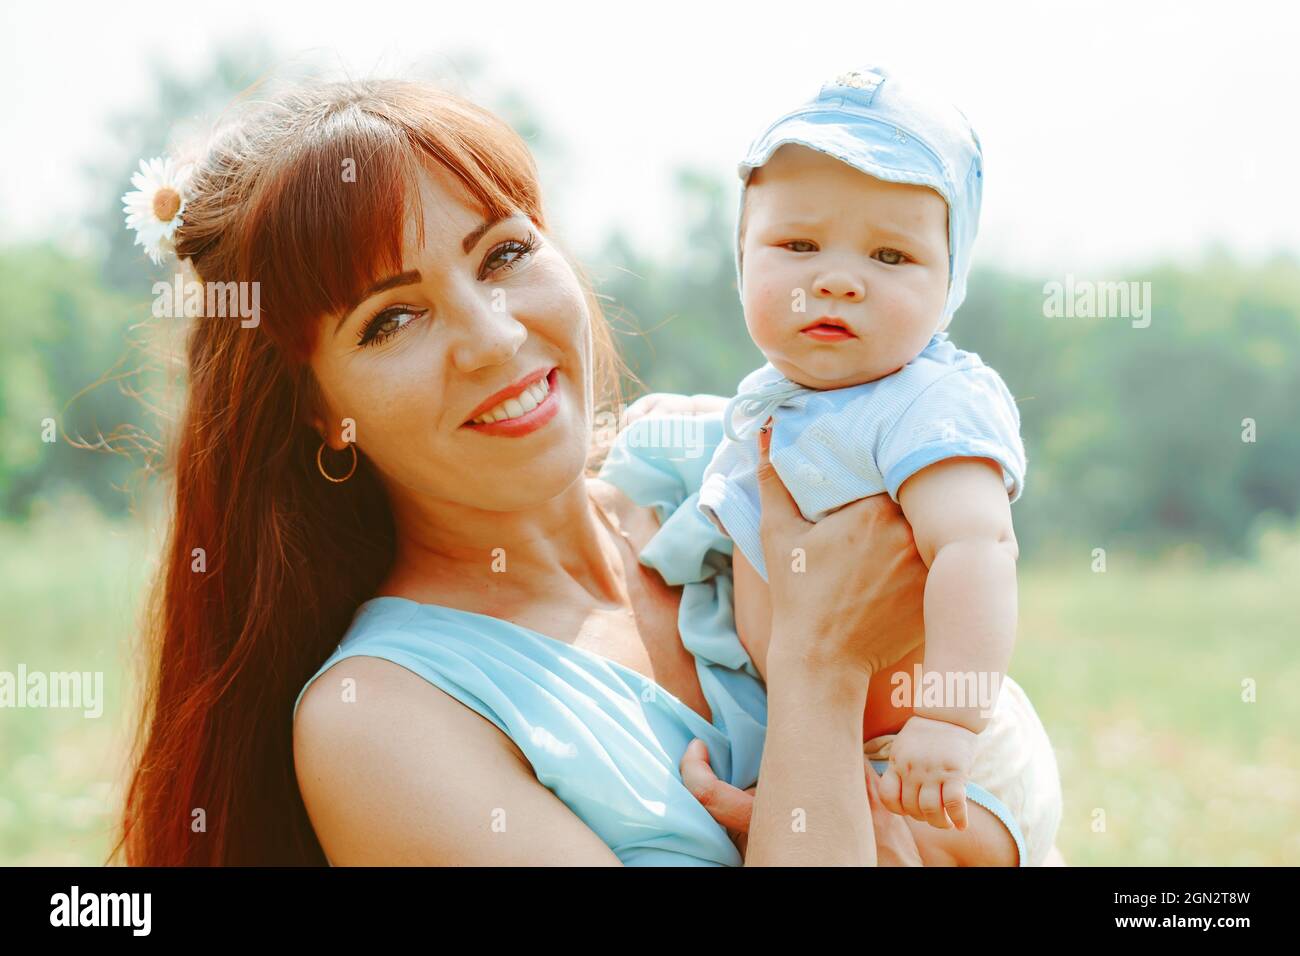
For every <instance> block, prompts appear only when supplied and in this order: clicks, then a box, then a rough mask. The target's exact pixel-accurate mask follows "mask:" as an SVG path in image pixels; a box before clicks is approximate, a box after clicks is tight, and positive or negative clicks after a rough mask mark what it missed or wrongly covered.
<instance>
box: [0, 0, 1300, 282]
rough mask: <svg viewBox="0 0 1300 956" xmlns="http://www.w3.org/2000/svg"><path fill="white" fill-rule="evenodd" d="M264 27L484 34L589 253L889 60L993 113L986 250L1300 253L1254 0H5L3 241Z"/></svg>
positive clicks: (1066, 260)
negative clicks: (771, 129) (99, 153)
mask: <svg viewBox="0 0 1300 956" xmlns="http://www.w3.org/2000/svg"><path fill="white" fill-rule="evenodd" d="M217 10H219V11H221V18H220V20H214V18H213V13H214V11H217ZM255 35H262V36H267V37H269V38H270V39H271V40H272V41H273V43H274V44H275V47H276V48H277V49H279V50H281V51H283V52H284V53H285V55H286V56H293V55H294V54H296V53H302V52H304V51H308V50H314V51H318V52H319V51H329V52H330V53H331V54H332V55H333V56H335V58H336V59H337V61H338V62H340V63H341V64H344V65H346V66H347V68H348V69H349V70H350V71H351V72H352V73H354V74H362V75H367V74H371V73H377V74H381V75H387V74H393V73H399V72H400V71H401V69H402V67H403V66H404V65H410V64H413V63H416V62H420V61H424V60H426V59H427V58H429V57H430V56H453V55H464V54H467V53H468V54H474V55H476V56H477V57H479V58H480V59H481V60H482V61H483V65H484V70H483V75H484V76H485V77H486V78H487V79H488V80H489V81H490V83H491V84H492V86H493V87H499V88H502V89H509V88H514V89H517V90H520V91H522V92H523V94H524V95H525V96H526V97H527V99H528V101H529V102H530V104H531V105H532V106H533V107H534V108H535V109H536V111H537V112H538V113H539V115H540V119H541V120H542V122H544V123H545V124H546V127H547V129H548V131H549V132H551V133H552V135H553V136H554V137H556V138H557V139H558V140H559V141H560V142H561V143H562V144H563V145H564V147H565V148H566V150H567V154H566V156H565V158H564V162H563V164H562V168H555V169H553V168H547V167H543V170H542V172H543V178H544V182H543V185H544V186H545V187H548V189H549V190H550V193H551V205H552V207H553V215H554V217H555V219H556V220H557V222H556V225H557V226H558V228H559V230H560V232H561V234H562V235H563V237H564V238H565V239H566V240H567V242H568V244H569V245H570V246H571V247H573V248H574V249H575V251H577V252H579V253H584V252H589V251H591V250H592V249H593V248H594V247H595V246H596V245H597V243H598V241H599V239H600V238H601V237H602V236H603V234H604V231H605V230H606V229H607V228H609V227H611V226H613V225H616V224H617V225H621V226H622V227H623V228H624V229H625V230H626V231H627V232H628V233H629V234H630V235H631V236H632V237H633V239H634V241H636V242H638V243H641V244H643V245H644V247H645V248H647V249H648V250H650V249H655V248H662V247H663V245H664V244H665V243H668V242H671V241H672V240H673V237H672V235H671V226H672V217H671V215H669V213H668V209H669V208H670V204H669V202H668V200H669V199H670V198H671V195H672V193H671V174H672V170H673V168H674V167H675V166H676V165H678V164H682V163H690V164H694V165H697V166H701V167H704V168H707V169H712V170H716V171H718V172H719V173H720V174H723V175H726V176H727V177H728V181H729V182H734V181H735V180H734V164H735V162H736V160H737V159H738V157H739V156H740V154H741V153H742V151H743V149H744V147H745V145H746V144H747V143H748V141H749V140H750V138H752V136H753V135H754V134H755V133H757V132H759V131H760V129H761V128H762V127H763V126H764V125H765V124H766V123H767V122H768V121H769V120H770V119H772V118H773V117H774V116H775V115H776V114H777V113H778V112H779V111H780V110H782V109H783V108H785V107H788V106H791V105H794V104H795V103H797V102H799V101H801V100H803V99H805V98H807V97H808V96H810V95H811V94H812V93H813V92H815V91H816V89H817V88H818V87H819V86H820V84H821V81H822V80H823V79H825V78H826V77H827V76H829V75H832V74H834V73H837V72H839V71H841V70H844V69H847V68H850V67H852V66H854V65H857V64H860V63H863V62H867V61H869V60H872V59H876V60H880V61H883V62H889V63H892V64H894V68H895V69H897V70H905V71H907V72H908V73H913V74H916V75H918V76H921V77H923V78H924V79H925V81H926V82H927V84H929V85H932V86H937V87H939V88H940V89H943V90H946V91H949V92H950V94H951V96H952V98H953V100H954V101H955V102H956V103H957V104H958V105H959V106H961V107H962V108H963V110H964V111H965V112H966V114H967V115H968V116H969V117H970V118H971V120H972V122H973V123H974V125H975V128H976V129H977V130H978V132H979V134H980V138H981V141H982V143H983V146H984V153H985V164H986V174H985V183H986V185H985V194H984V214H983V219H982V224H981V230H980V239H979V242H978V243H977V246H976V253H975V256H976V263H977V265H978V264H981V263H982V264H999V265H1001V266H1003V267H1008V268H1013V269H1017V270H1034V271H1060V272H1065V271H1073V272H1074V273H1075V274H1077V275H1081V276H1082V275H1085V274H1086V275H1090V276H1091V277H1095V278H1107V277H1111V274H1110V273H1108V272H1107V271H1106V269H1107V267H1108V266H1112V265H1116V266H1118V265H1123V266H1127V267H1130V268H1131V267H1132V266H1133V265H1134V264H1137V265H1141V264H1143V263H1148V262H1151V261H1154V260H1157V259H1160V258H1164V257H1168V256H1176V257H1183V256H1186V255H1189V254H1197V253H1199V252H1201V251H1202V250H1203V249H1204V248H1205V247H1206V246H1208V245H1209V244H1210V243H1212V242H1217V243H1221V244H1223V245H1224V246H1226V247H1228V248H1230V249H1232V250H1234V251H1239V252H1241V253H1243V254H1246V255H1249V256H1252V257H1254V256H1262V255H1268V254H1270V253H1271V252H1274V251H1276V250H1279V249H1286V250H1290V251H1292V252H1300V215H1298V213H1300V202H1297V192H1298V191H1297V188H1296V181H1297V167H1298V162H1297V160H1298V157H1300V123H1297V121H1296V117H1297V115H1300V107H1298V106H1297V94H1300V55H1297V52H1296V51H1297V48H1300V43H1298V42H1297V41H1298V40H1300V12H1297V8H1296V7H1295V6H1294V5H1289V4H1276V3H1263V2H1261V3H1254V2H1241V0H1238V2H1234V3H1230V4H1223V3H1217V2H1206V3H1190V2H1136V0H1126V2H1119V3H1102V2H1087V3H1041V2H1039V3H1034V2H1024V3H1020V2H1016V3H971V2H963V3H951V4H950V3H922V2H914V0H908V2H901V0H897V2H892V3H879V2H875V0H840V2H835V3H832V2H820V0H798V2H782V3H772V2H757V0H750V2H744V3H720V2H713V0H708V2H705V0H690V2H680V0H674V2H655V3H645V2H638V3H627V2H618V0H610V2H605V3H569V4H564V3H559V2H553V0H548V2H534V3H521V2H516V0H473V2H468V0H466V2H462V3H459V4H451V3H447V2H440V3H436V4H412V3H410V2H409V0H397V2H388V0H367V2H366V3H355V2H344V3H330V2H321V0H311V2H275V3H267V2H265V0H253V2H242V0H241V2H234V0H224V2H222V3H220V4H218V5H216V6H215V7H214V6H212V5H202V4H169V5H161V6H160V5H158V4H145V3H136V2H120V3H113V4H85V5H84V6H83V7H82V8H81V9H79V10H76V11H75V12H74V13H69V12H68V11H67V10H66V9H62V8H61V7H60V5H58V4H50V3H38V2H30V0H26V2H17V0H6V3H5V5H4V7H3V12H0V80H3V88H4V89H6V90H7V91H8V95H7V96H5V97H4V98H3V100H2V101H0V138H2V141H3V143H4V144H5V147H6V148H5V149H4V155H3V159H2V160H0V162H3V164H4V167H5V170H4V176H3V179H2V180H0V239H5V240H7V239H14V238H29V237H33V236H40V235H60V236H64V235H69V233H70V230H69V226H68V223H69V222H70V221H71V220H72V219H73V218H75V217H76V216H77V214H78V209H79V207H80V205H81V204H82V203H84V202H85V198H86V197H85V195H84V187H82V186H80V179H79V177H80V169H81V166H82V164H83V163H84V162H85V161H86V160H87V159H88V158H90V157H92V156H93V155H94V153H95V150H96V149H97V148H99V147H101V146H102V144H103V143H104V137H105V131H104V126H103V118H104V117H105V116H106V115H108V114H110V113H112V112H116V111H120V110H124V109H129V108H130V107H131V106H132V105H133V104H134V103H138V102H140V101H141V99H142V98H143V97H145V96H147V95H148V94H149V87H148V82H149V78H150V72H149V68H150V65H151V63H152V62H153V61H155V60H158V59H160V58H161V59H164V60H166V61H167V62H170V63H172V64H175V65H178V66H181V67H184V66H185V65H186V64H190V65H194V64H198V63H202V62H203V61H204V60H205V58H206V57H208V56H209V55H210V53H211V50H212V49H213V47H214V45H215V44H217V43H218V42H220V41H223V40H233V41H235V42H238V41H239V40H240V39H241V38H248V37H250V36H255ZM469 92H470V93H471V94H474V93H478V94H479V95H481V96H483V97H484V98H487V96H488V94H490V93H491V92H492V91H491V90H486V89H482V88H481V87H478V88H475V87H471V88H470V90H469ZM122 186H123V191H125V190H126V189H127V188H129V187H128V184H126V183H123V184H122ZM729 208H730V207H729ZM1116 277H1121V276H1116ZM1121 278H1122V277H1121Z"/></svg>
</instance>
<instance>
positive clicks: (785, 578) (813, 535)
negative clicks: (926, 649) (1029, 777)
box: [758, 420, 926, 681]
mask: <svg viewBox="0 0 1300 956" xmlns="http://www.w3.org/2000/svg"><path fill="white" fill-rule="evenodd" d="M772 428H773V426H772V423H771V421H770V420H769V422H768V424H767V425H766V426H765V429H763V430H760V431H759V434H758V447H759V466H758V484H759V495H760V498H761V501H762V517H761V522H760V526H759V533H760V535H761V537H762V540H763V557H764V561H765V563H766V565H767V572H768V585H769V587H770V590H771V597H772V640H771V644H770V646H769V648H768V658H767V659H768V664H767V667H768V672H769V678H770V676H771V673H772V672H773V670H774V667H779V666H781V665H780V664H779V663H775V664H774V662H779V661H780V660H781V659H782V658H783V657H787V656H789V657H792V658H793V659H796V660H800V661H803V662H809V661H815V662H816V663H818V664H819V665H822V666H826V667H831V668H837V669H841V670H844V671H846V672H852V671H856V672H859V673H860V674H861V676H862V678H863V680H864V681H865V680H868V679H869V678H870V677H871V675H872V674H874V673H875V672H876V671H878V670H881V669H882V668H884V667H887V666H888V665H890V664H892V663H893V662H895V661H897V660H898V659H899V658H901V657H902V656H903V655H904V654H906V653H907V652H908V651H910V650H911V649H912V648H914V647H916V646H917V645H918V644H920V643H921V641H922V640H923V639H924V636H925V626H924V621H923V614H922V609H923V607H924V603H925V578H926V567H925V564H924V562H923V561H922V560H921V556H920V554H919V553H918V552H917V550H916V544H915V542H914V541H913V540H912V529H911V527H910V526H909V525H908V523H907V519H905V518H904V517H903V513H902V511H901V510H900V509H899V507H898V505H896V504H895V503H894V502H893V500H892V499H890V497H889V496H888V495H874V496H872V497H870V498H863V499H861V500H860V501H855V502H852V503H851V504H848V505H845V506H844V507H843V508H840V509H839V510H838V511H835V512H833V513H832V514H829V515H827V516H826V517H825V518H823V519H822V520H821V521H819V522H817V523H816V524H814V523H812V522H810V521H807V520H805V519H804V517H803V515H802V514H801V513H800V511H799V506H798V505H797V504H796V503H795V501H794V499H793V498H792V497H791V496H790V492H789V491H788V490H787V489H786V487H785V485H784V484H783V483H782V482H781V478H780V476H779V475H778V474H777V473H776V470H775V469H774V468H773V467H772V464H771V462H770V460H769V459H768V450H769V447H770V444H771V437H772Z"/></svg>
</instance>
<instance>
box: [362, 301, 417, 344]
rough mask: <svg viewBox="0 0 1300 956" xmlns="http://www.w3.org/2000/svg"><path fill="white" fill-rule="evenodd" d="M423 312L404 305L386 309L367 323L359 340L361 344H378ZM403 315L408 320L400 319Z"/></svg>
mask: <svg viewBox="0 0 1300 956" xmlns="http://www.w3.org/2000/svg"><path fill="white" fill-rule="evenodd" d="M423 314H424V310H423V309H412V308H409V307H407V306H404V305H403V306H397V307H395V308H391V309H385V310H384V311H383V312H380V313H379V314H378V315H376V316H375V317H374V318H373V319H371V320H370V321H369V322H367V323H366V324H365V327H364V328H362V330H361V334H360V335H359V336H358V337H357V342H358V343H359V344H360V345H377V344H378V343H380V342H383V341H385V340H387V339H389V338H391V337H392V336H394V335H396V334H397V333H398V332H400V331H402V329H404V328H406V327H407V326H408V325H410V324H411V319H413V318H419V317H420V316H421V315H423ZM403 316H407V317H408V318H407V319H406V321H404V322H403V321H399V320H400V319H401V318H402V317H403Z"/></svg>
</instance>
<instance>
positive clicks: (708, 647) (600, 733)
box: [294, 414, 767, 866]
mask: <svg viewBox="0 0 1300 956" xmlns="http://www.w3.org/2000/svg"><path fill="white" fill-rule="evenodd" d="M647 423H648V420H647V419H640V420H638V421H636V422H633V423H632V425H630V426H629V427H628V428H627V429H625V430H624V431H623V432H622V433H621V434H620V435H619V437H618V439H616V441H615V443H614V445H613V446H612V447H611V449H610V453H609V455H608V457H607V458H606V461H605V464H604V466H603V467H602V468H601V471H600V477H602V478H603V479H605V480H606V481H608V482H610V483H611V484H613V485H616V486H617V487H618V488H620V489H621V490H622V491H623V493H624V494H626V495H627V496H628V497H629V498H631V499H632V500H633V501H634V502H636V503H637V504H639V505H642V506H648V507H653V508H654V510H655V513H656V514H657V516H658V518H659V523H660V528H659V530H658V532H657V533H656V534H655V535H654V537H653V538H652V539H651V540H650V541H649V542H648V543H647V544H646V546H645V547H644V548H643V549H642V551H641V555H640V560H641V563H642V564H644V565H647V566H648V567H651V568H654V569H655V570H656V571H658V572H659V573H660V575H661V576H662V577H663V579H664V580H665V581H666V582H667V583H668V584H670V585H678V584H680V585H683V590H682V597H681V604H680V608H679V611H678V627H679V629H680V631H681V638H682V643H683V644H684V645H685V646H686V649H687V650H689V651H691V652H692V654H694V655H695V663H696V673H697V674H698V675H699V680H700V687H701V688H702V690H703V691H704V696H705V699H706V700H707V701H708V705H709V710H710V712H711V713H712V715H713V722H712V723H709V722H708V721H706V720H705V719H704V718H703V717H701V716H700V715H699V714H697V713H696V712H695V711H694V710H692V709H691V708H690V707H688V706H686V704H684V703H682V702H681V701H680V700H678V699H677V698H676V697H674V696H673V695H672V694H671V693H669V692H668V691H666V690H664V689H663V688H662V687H660V686H659V685H657V684H655V683H654V682H653V681H651V680H649V679H648V678H646V677H644V676H642V675H641V674H640V673H638V672H636V671H634V670H631V669H630V668H627V667H624V666H622V665H621V664H617V663H615V662H614V661H611V660H608V659H606V658H604V657H602V656H600V655H598V654H595V653H592V652H590V651H586V650H583V649H581V648H576V647H573V646H571V645H570V644H567V643H564V642H563V641H561V640H557V639H556V638H555V637H548V636H547V635H544V634H540V633H538V632H536V631H532V630H529V629H527V628H524V627H519V626H518V625H515V624H511V623H508V622H506V621H502V620H499V619H497V618H494V617H489V616H487V615H483V614H476V613H473V612H469V611H461V610H457V609H455V608H449V607H441V606H438V605H431V604H419V603H416V602H414V601H410V600H407V599H405V598H398V597H378V598H373V599H371V600H369V601H366V602H365V603H364V604H362V605H361V607H360V608H359V609H358V610H357V613H356V616H355V617H354V619H353V621H352V625H351V626H350V627H349V629H348V631H347V633H346V634H345V635H344V637H343V640H342V642H341V643H340V644H339V646H338V648H337V649H336V650H335V651H334V653H333V654H331V655H330V657H329V658H328V659H327V660H326V661H325V663H324V664H322V665H321V667H320V669H319V670H318V671H317V672H316V674H315V675H313V677H312V678H311V680H309V681H308V682H307V685H304V687H303V692H305V691H306V689H307V686H308V685H310V684H311V682H312V681H314V680H315V679H316V678H317V677H319V676H320V674H322V673H323V672H324V671H326V670H328V669H329V668H330V667H331V666H333V665H334V664H336V663H338V662H339V661H340V660H343V659H344V658H347V657H357V656H367V657H379V658H383V659H384V660H388V661H392V662H393V663H395V664H399V665H400V666H402V667H405V668H406V669H407V670H410V671H413V672H414V673H416V674H418V675H419V676H421V677H423V678H424V679H425V680H427V681H429V682H430V683H432V684H435V685H436V686H438V687H440V688H442V690H444V691H446V692H447V693H448V694H450V695H451V696H452V697H455V698H456V699H457V700H459V701H460V702H461V703H463V704H465V705H466V706H467V707H470V708H471V709H473V710H474V711H476V712H477V713H479V714H481V715H482V716H483V717H485V718H486V719H487V720H490V721H492V723H494V724H495V725H496V726H497V727H498V728H500V729H501V731H502V732H504V733H505V734H507V735H508V736H509V737H510V738H511V740H513V741H514V742H515V744H516V745H517V746H518V747H519V749H520V750H522V751H523V752H524V755H525V756H526V757H527V758H528V760H529V762H531V764H532V766H533V769H534V770H535V771H536V773H537V778H538V780H539V781H541V783H542V784H543V785H544V786H545V787H547V788H548V789H550V790H551V791H552V792H554V793H555V795H556V796H557V797H559V798H560V799H561V800H562V801H564V803H565V804H566V805H567V806H568V807H569V808H570V809H571V810H572V811H573V812H574V813H575V814H577V816H578V817H580V818H581V819H582V820H583V822H585V823H586V824H587V826H589V827H590V828H591V829H592V830H593V831H595V833H596V834H597V835H598V836H599V837H600V838H601V839H602V840H604V841H605V843H606V844H607V845H608V846H609V847H610V849H612V850H613V851H614V853H615V855H617V856H618V858H619V859H620V860H621V861H622V862H623V863H625V864H627V865H629V866H665V865H666V866H739V865H741V862H742V860H741V857H740V854H739V853H738V852H737V851H736V847H735V845H734V844H732V842H731V839H730V838H729V837H728V836H727V833H726V830H724V829H723V828H722V827H721V826H719V825H718V824H717V823H716V822H715V821H714V820H713V818H712V817H711V816H709V813H708V811H707V810H705V809H704V807H703V806H702V805H701V804H700V803H699V801H697V800H696V799H695V797H693V796H692V795H691V794H690V792H689V791H688V790H687V789H686V788H685V786H683V784H682V780H681V774H680V772H679V770H678V765H679V764H680V762H681V759H682V755H683V754H684V753H685V751H686V745H687V744H688V743H690V741H691V739H692V738H694V737H699V738H700V739H701V740H703V741H704V742H705V744H707V745H708V749H709V761H710V764H711V765H712V767H713V770H714V772H715V773H716V774H717V775H718V777H719V778H720V779H722V780H725V781H727V782H729V783H731V784H733V785H735V786H737V787H741V788H746V787H750V786H753V784H754V782H755V781H756V780H757V779H758V768H759V762H760V760H761V758H762V753H763V737H764V731H765V729H766V725H767V697H766V693H765V691H764V689H763V685H762V683H761V682H760V680H759V676H758V672H757V671H756V670H755V669H754V666H753V664H752V663H751V662H750V660H749V657H748V655H747V654H746V653H745V650H744V648H743V647H742V646H741V644H740V641H739V639H738V638H737V636H736V630H735V624H734V618H733V601H732V581H731V557H730V555H731V542H730V541H729V540H728V539H727V538H726V537H724V536H723V535H722V534H720V533H719V532H718V531H717V530H716V529H715V528H714V527H713V525H712V524H711V523H710V522H709V521H708V519H707V518H705V517H704V516H703V515H702V514H701V513H700V511H699V509H698V508H697V507H696V500H697V498H698V489H699V486H700V480H701V477H702V474H703V471H704V467H705V465H707V464H708V462H709V458H710V456H711V454H712V451H713V449H714V448H715V447H716V446H717V444H718V442H719V441H721V439H722V417H721V415H720V414H718V415H713V416H708V417H706V418H705V419H704V420H703V421H699V420H696V421H695V422H692V423H691V424H692V426H693V427H691V428H684V429H677V430H675V432H676V434H679V435H681V434H689V435H694V436H699V439H702V442H703V444H705V445H706V446H707V447H706V450H705V453H704V454H700V448H699V447H695V446H693V447H691V448H685V447H680V446H673V445H665V444H664V442H663V441H662V440H661V438H660V436H662V435H670V434H673V433H674V431H671V430H667V429H657V430H654V431H653V432H652V431H647V430H646V429H647V428H653V426H650V425H648V424H647ZM700 427H702V428H703V432H702V433H700V432H699V428H700ZM301 700H302V693H301V692H300V693H299V695H298V700H297V701H295V702H294V712H295V713H297V709H298V701H301Z"/></svg>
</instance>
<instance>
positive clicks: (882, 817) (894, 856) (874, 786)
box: [867, 763, 923, 866]
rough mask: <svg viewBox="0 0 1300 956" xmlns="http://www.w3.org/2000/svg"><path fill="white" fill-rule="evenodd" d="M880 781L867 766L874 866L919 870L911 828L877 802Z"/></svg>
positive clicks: (881, 802) (918, 857) (918, 853)
mask: <svg viewBox="0 0 1300 956" xmlns="http://www.w3.org/2000/svg"><path fill="white" fill-rule="evenodd" d="M882 782H883V781H882V779H881V778H879V777H877V776H876V771H875V768H874V767H872V766H871V764H870V763H868V764H867V801H868V802H869V803H870V804H871V829H872V830H873V831H874V833H875V836H876V865H877V866H922V865H923V863H922V861H921V852H920V850H919V849H917V846H916V837H914V836H913V835H912V828H911V827H909V826H908V825H907V821H906V820H904V819H903V818H902V817H900V816H896V815H895V814H893V813H891V812H889V809H888V808H887V807H886V806H885V805H884V803H883V801H882V799H881V796H882V795H881V783H882Z"/></svg>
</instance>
